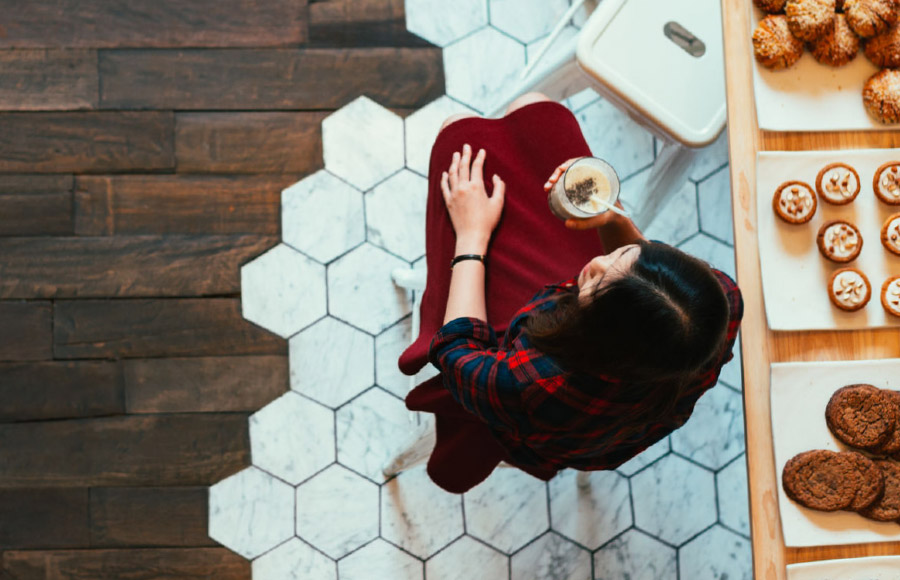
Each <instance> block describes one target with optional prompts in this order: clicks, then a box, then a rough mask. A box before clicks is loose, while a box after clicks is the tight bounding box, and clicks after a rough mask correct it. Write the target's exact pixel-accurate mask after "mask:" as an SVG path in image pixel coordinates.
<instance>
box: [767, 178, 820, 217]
mask: <svg viewBox="0 0 900 580" xmlns="http://www.w3.org/2000/svg"><path fill="white" fill-rule="evenodd" d="M817 205H818V202H817V201H816V193H815V191H813V188H812V187H810V186H809V184H807V183H803V182H802V181H786V182H784V183H782V184H781V185H780V186H779V187H778V189H777V190H776V191H775V196H774V197H773V198H772V207H773V208H774V209H775V213H776V214H778V217H780V218H781V219H783V220H784V221H786V222H787V223H789V224H805V223H806V222H808V221H809V220H811V219H812V217H813V215H814V214H815V213H816V206H817Z"/></svg>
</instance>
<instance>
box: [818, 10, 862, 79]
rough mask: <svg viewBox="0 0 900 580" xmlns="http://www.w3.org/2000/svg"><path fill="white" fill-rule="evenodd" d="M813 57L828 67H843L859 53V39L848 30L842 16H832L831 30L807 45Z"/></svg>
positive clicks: (845, 20)
mask: <svg viewBox="0 0 900 580" xmlns="http://www.w3.org/2000/svg"><path fill="white" fill-rule="evenodd" d="M809 48H810V51H811V52H812V54H813V57H814V58H815V59H816V60H817V61H819V62H821V63H822V64H827V65H829V66H834V67H838V66H844V65H845V64H847V63H848V62H850V61H851V60H853V59H854V58H856V54H857V53H858V52H859V37H858V36H856V33H855V32H853V31H852V30H850V26H849V25H848V24H847V19H846V18H845V17H844V15H843V14H835V15H834V26H832V28H831V30H830V31H828V32H826V33H825V34H823V35H822V36H820V37H819V38H817V39H816V40H814V41H812V42H811V43H810V45H809Z"/></svg>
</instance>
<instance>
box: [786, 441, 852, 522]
mask: <svg viewBox="0 0 900 580" xmlns="http://www.w3.org/2000/svg"><path fill="white" fill-rule="evenodd" d="M858 473H859V466H858V464H857V462H856V461H855V460H854V459H852V458H851V457H849V455H848V454H846V453H836V452H834V451H828V450H826V449H816V450H814V451H805V452H803V453H800V454H798V455H795V456H794V457H792V458H791V459H790V460H788V462H787V463H786V464H785V466H784V470H783V471H782V472H781V485H782V487H783V488H784V492H785V493H786V494H787V496H788V497H789V498H791V499H792V500H794V501H796V502H797V503H799V504H800V505H803V506H806V507H808V508H811V509H814V510H819V511H826V512H833V511H837V510H842V509H846V508H847V507H849V506H850V504H852V503H853V501H854V500H855V499H856V494H857V492H858V491H859V485H860V477H859V476H858V475H856V474H858Z"/></svg>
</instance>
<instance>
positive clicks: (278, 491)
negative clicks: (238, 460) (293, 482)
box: [209, 467, 294, 560]
mask: <svg viewBox="0 0 900 580" xmlns="http://www.w3.org/2000/svg"><path fill="white" fill-rule="evenodd" d="M293 511H294V490H293V488H291V486H289V485H288V484H286V483H284V482H283V481H279V480H277V479H275V478H274V477H272V476H271V475H269V474H268V473H264V472H262V471H260V470H259V469H256V468H255V467H250V468H248V469H244V470H243V471H239V472H238V473H236V474H234V475H232V476H231V477H228V478H225V479H223V480H222V481H220V482H219V483H217V484H215V485H213V486H212V487H210V488H209V537H210V538H212V539H213V540H215V541H217V542H219V543H220V544H222V545H223V546H225V547H226V548H229V549H231V550H232V551H234V552H237V553H238V554H240V555H241V556H243V557H245V558H247V559H248V560H249V559H252V558H255V557H257V556H259V555H260V554H262V553H264V552H266V551H268V550H271V549H272V548H274V547H275V546H277V545H278V544H280V543H282V542H284V541H285V540H287V539H288V538H290V537H291V536H292V535H294V517H293V515H292V514H293Z"/></svg>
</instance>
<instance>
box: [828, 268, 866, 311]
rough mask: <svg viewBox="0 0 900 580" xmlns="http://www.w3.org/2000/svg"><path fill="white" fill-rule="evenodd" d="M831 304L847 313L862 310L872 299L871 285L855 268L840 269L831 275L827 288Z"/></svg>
mask: <svg viewBox="0 0 900 580" xmlns="http://www.w3.org/2000/svg"><path fill="white" fill-rule="evenodd" d="M828 297H829V298H830V299H831V303H832V304H834V305H835V306H837V307H838V308H840V309H841V310H845V311H847V312H855V311H856V310H859V309H861V308H864V307H865V306H866V304H868V303H869V299H870V298H872V285H871V284H869V279H868V278H866V275H865V274H863V273H862V272H861V271H859V270H857V269H856V268H841V269H840V270H838V271H836V272H835V273H834V274H832V275H831V282H830V284H829V286H828Z"/></svg>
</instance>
